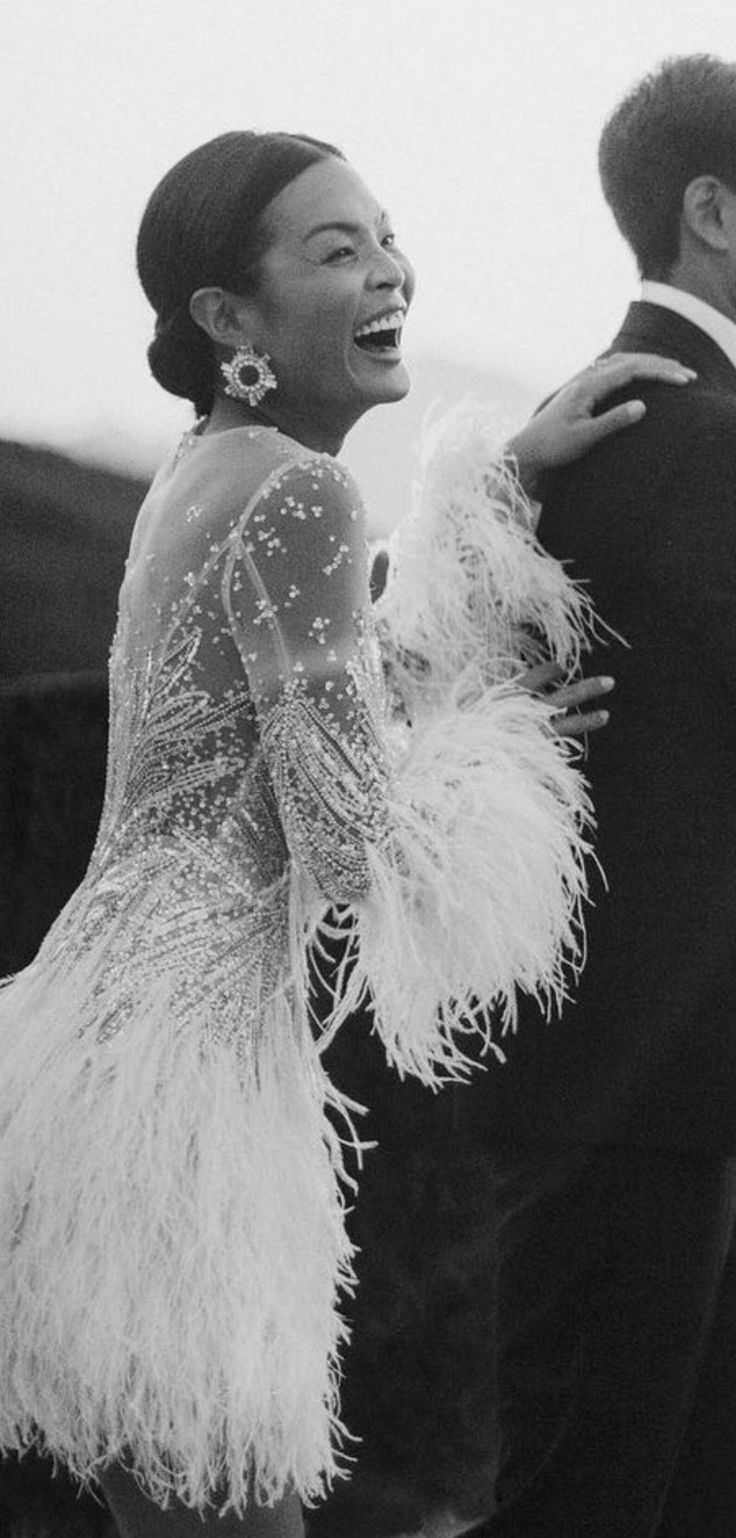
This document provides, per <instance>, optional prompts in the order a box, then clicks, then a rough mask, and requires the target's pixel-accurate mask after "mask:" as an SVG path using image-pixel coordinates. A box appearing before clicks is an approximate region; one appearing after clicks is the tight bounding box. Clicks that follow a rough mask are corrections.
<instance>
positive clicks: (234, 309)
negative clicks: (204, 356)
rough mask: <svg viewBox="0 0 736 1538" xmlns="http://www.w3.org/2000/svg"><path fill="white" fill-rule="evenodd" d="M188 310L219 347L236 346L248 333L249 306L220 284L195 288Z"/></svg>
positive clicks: (249, 333)
mask: <svg viewBox="0 0 736 1538" xmlns="http://www.w3.org/2000/svg"><path fill="white" fill-rule="evenodd" d="M189 314H190V315H191V317H192V320H193V321H195V322H196V324H197V325H198V326H200V327H201V328H202V330H203V331H205V332H206V333H207V336H208V337H209V338H210V339H211V341H213V342H215V343H217V345H218V346H220V347H239V346H241V344H242V342H243V340H244V338H246V337H250V335H251V327H250V325H249V314H250V310H249V306H248V302H247V300H245V299H243V298H242V297H241V296H239V295H238V294H230V293H228V291H227V289H224V288H198V289H197V291H196V293H194V294H192V297H191V299H190V300H189Z"/></svg>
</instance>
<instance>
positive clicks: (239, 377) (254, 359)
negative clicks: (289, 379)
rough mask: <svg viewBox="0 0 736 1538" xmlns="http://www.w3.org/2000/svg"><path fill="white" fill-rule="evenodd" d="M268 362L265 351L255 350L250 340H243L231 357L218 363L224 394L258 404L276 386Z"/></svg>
mask: <svg viewBox="0 0 736 1538" xmlns="http://www.w3.org/2000/svg"><path fill="white" fill-rule="evenodd" d="M270 364H271V360H270V358H269V356H268V353H267V352H256V349H255V347H253V345H252V343H251V342H243V344H242V346H241V347H239V348H238V349H237V351H236V352H234V353H233V356H232V358H230V359H229V360H228V361H227V362H226V363H221V364H220V372H221V373H222V374H223V376H224V378H225V394H226V395H231V396H232V397H233V400H236V401H247V402H248V405H249V406H258V405H259V404H260V402H261V401H262V400H263V397H264V395H268V392H269V390H275V389H276V388H277V386H278V381H277V379H276V375H275V374H274V372H273V369H272V368H271V366H270ZM248 376H250V377H248Z"/></svg>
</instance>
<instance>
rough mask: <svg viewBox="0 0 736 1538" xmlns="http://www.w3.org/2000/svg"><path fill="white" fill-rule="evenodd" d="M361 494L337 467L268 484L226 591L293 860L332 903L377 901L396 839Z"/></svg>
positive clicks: (282, 474)
mask: <svg viewBox="0 0 736 1538" xmlns="http://www.w3.org/2000/svg"><path fill="white" fill-rule="evenodd" d="M363 523H364V514H363V509H362V505H361V502H360V498H359V495H358V492H357V490H356V489H355V487H354V485H353V483H352V481H351V479H350V477H349V476H348V474H347V472H346V471H345V470H344V469H343V468H342V467H341V466H340V465H339V464H337V463H336V462H335V461H333V460H328V459H327V458H326V457H325V458H315V459H313V460H310V461H307V462H306V463H304V462H303V463H300V464H296V465H293V464H292V465H289V466H287V467H286V468H282V469H280V470H279V471H277V472H276V473H274V474H273V475H272V476H271V477H270V478H269V480H268V481H267V482H266V483H265V485H264V488H263V490H262V493H261V495H260V497H259V500H258V503H257V505H256V507H255V508H254V509H253V511H252V512H251V514H250V517H249V519H248V521H247V523H245V524H244V526H243V527H242V529H241V530H240V531H239V533H238V537H237V539H236V540H235V541H234V543H233V546H232V551H231V556H230V559H229V562H228V565H227V569H226V571H225V576H224V583H223V595H224V601H225V605H226V609H227V613H228V618H229V621H230V625H231V628H232V634H233V637H234V639H235V641H236V643H237V646H238V649H239V651H240V654H241V657H242V661H243V664H244V667H245V669H246V672H247V675H248V679H249V683H250V687H251V690H252V693H253V698H254V701H255V704H256V708H257V711H258V716H259V723H260V730H261V741H262V747H263V751H264V754H265V757H266V760H267V763H268V767H269V771H270V774H271V778H272V780H273V784H274V788H275V790H276V794H277V797H278V801H279V807H280V812H281V816H282V819H283V823H284V829H285V833H286V838H287V843H288V845H289V849H290V853H291V856H292V859H293V860H294V861H295V862H296V863H297V864H298V865H299V866H300V867H301V869H302V871H303V872H305V873H307V874H308V875H309V876H310V877H311V878H312V879H313V881H314V882H315V883H316V885H317V887H318V888H319V890H320V892H321V893H322V895H323V896H324V897H325V898H326V899H327V900H330V901H333V902H351V901H354V900H356V899H358V898H360V897H361V896H364V895H365V892H366V890H367V884H368V864H367V859H366V841H370V842H373V843H376V842H380V841H381V839H382V838H384V836H385V832H386V791H387V785H388V778H389V776H388V767H387V761H386V753H385V748H384V744H383V741H382V735H381V717H382V686H381V682H380V678H379V675H378V670H377V669H376V667H375V666H374V661H373V657H372V637H371V631H370V624H369V620H368V617H367V613H366V610H367V552H366V545H365V537H364V527H363Z"/></svg>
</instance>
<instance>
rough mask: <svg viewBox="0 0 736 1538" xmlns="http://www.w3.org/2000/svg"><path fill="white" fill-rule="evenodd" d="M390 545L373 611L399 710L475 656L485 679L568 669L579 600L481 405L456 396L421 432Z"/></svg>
mask: <svg viewBox="0 0 736 1538" xmlns="http://www.w3.org/2000/svg"><path fill="white" fill-rule="evenodd" d="M389 552H390V567H389V574H388V581H387V585H386V589H385V592H384V594H383V596H382V597H381V599H380V600H379V602H378V604H377V608H376V615H377V620H378V625H379V632H380V634H381V639H382V644H383V647H384V650H385V652H386V654H387V661H388V671H389V676H390V680H391V683H392V685H393V687H394V689H395V691H396V692H397V693H398V695H399V697H400V698H401V699H403V701H404V705H405V708H406V709H407V710H408V712H409V714H410V715H412V714H413V715H415V714H416V711H417V709H425V708H430V709H431V708H433V707H434V705H435V704H437V703H439V702H440V701H441V699H442V697H443V695H444V693H445V691H446V689H447V687H448V685H451V684H452V683H453V681H454V680H455V679H456V678H457V677H458V676H459V675H460V674H461V673H462V672H463V670H464V669H465V668H466V667H467V666H468V664H469V663H474V664H476V665H477V663H478V659H479V656H480V655H481V654H482V656H483V659H484V661H483V666H484V671H485V677H486V679H487V680H488V681H489V682H499V681H501V680H504V679H508V678H511V677H514V676H516V675H518V673H519V672H520V671H521V670H522V669H523V668H525V667H527V666H530V665H532V664H534V663H535V662H539V661H540V660H547V659H551V660H554V661H555V662H557V663H559V664H560V665H561V666H562V667H563V668H564V669H565V670H566V672H568V673H572V672H573V671H574V669H575V668H576V666H577V665H578V663H579V660H580V653H581V649H582V648H584V647H586V646H587V644H588V639H587V638H588V634H589V632H590V630H591V627H592V623H593V615H592V610H591V606H590V601H589V599H588V597H587V595H586V594H585V593H584V591H583V590H582V589H581V588H580V587H578V586H577V585H576V584H575V583H574V582H573V581H571V579H570V578H569V577H568V576H567V575H566V573H565V571H564V568H563V566H562V565H561V563H560V562H559V561H556V560H553V559H552V557H551V556H549V555H548V554H547V553H546V551H544V550H543V549H542V547H541V545H540V544H539V542H538V540H537V538H536V535H535V532H534V517H533V513H532V509H531V507H530V504H529V502H528V500H527V498H526V496H525V495H524V492H523V491H522V489H521V486H520V484H519V481H518V479H517V477H516V474H515V468H514V465H513V462H512V461H511V460H510V459H508V458H504V455H503V451H502V446H500V445H499V443H498V442H497V441H496V434H495V432H494V428H493V423H492V420H491V418H490V416H489V413H488V412H487V411H484V410H482V409H481V408H479V407H477V406H472V405H468V404H467V403H466V404H462V405H461V406H459V407H458V408H457V409H456V410H455V411H454V412H452V413H450V414H449V415H447V416H444V417H442V418H441V419H440V420H439V422H437V423H435V424H434V426H431V427H429V428H428V429H427V432H426V436H425V441H424V448H423V454H422V478H421V481H420V483H419V485H418V487H417V488H416V494H415V503H414V507H413V509H412V512H411V514H410V515H408V516H407V518H406V519H404V521H403V522H402V523H401V524H399V526H398V527H397V529H396V530H395V531H394V533H393V534H392V536H391V539H390V541H389Z"/></svg>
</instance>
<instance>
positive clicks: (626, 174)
mask: <svg viewBox="0 0 736 1538" xmlns="http://www.w3.org/2000/svg"><path fill="white" fill-rule="evenodd" d="M598 168H599V171H600V177H601V184H602V187H603V192H604V195H605V197H606V201H607V202H608V204H609V206H610V208H611V210H612V213H613V216H614V218H615V220H616V223H617V225H618V227H619V229H620V231H621V234H622V235H623V236H624V239H625V240H627V241H628V243H629V245H630V246H631V248H632V250H633V252H634V255H635V257H636V260H637V263H638V266H639V271H640V273H641V275H642V277H643V278H650V279H654V280H659V281H660V282H663V281H666V280H667V278H668V277H669V275H670V273H671V271H672V268H673V266H674V264H675V262H676V260H677V257H678V255H679V251H680V215H681V212H682V199H683V195H684V192H685V188H686V187H687V186H688V185H689V183H690V182H691V181H693V180H694V179H695V177H697V176H716V177H718V179H719V181H722V182H725V184H726V185H727V186H728V187H729V188H731V189H732V190H733V191H734V192H736V64H726V63H725V62H724V61H723V60H722V59H716V58H714V57H713V56H712V55H711V54H705V53H702V54H692V55H688V56H685V57H682V58H673V59H667V60H665V62H664V63H663V64H661V65H660V67H659V68H658V69H657V70H655V71H653V72H652V73H651V74H649V75H646V76H645V78H644V79H643V80H642V81H640V82H639V84H638V85H636V86H634V88H633V90H632V91H630V92H629V94H628V95H627V96H625V97H624V100H623V101H622V102H621V103H620V104H619V106H618V107H616V109H615V111H614V112H612V114H611V116H610V117H609V119H608V121H607V123H606V125H605V127H604V129H603V133H602V135H601V140H600V144H599V147H598Z"/></svg>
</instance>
